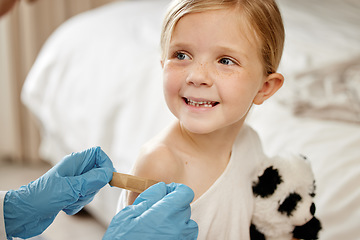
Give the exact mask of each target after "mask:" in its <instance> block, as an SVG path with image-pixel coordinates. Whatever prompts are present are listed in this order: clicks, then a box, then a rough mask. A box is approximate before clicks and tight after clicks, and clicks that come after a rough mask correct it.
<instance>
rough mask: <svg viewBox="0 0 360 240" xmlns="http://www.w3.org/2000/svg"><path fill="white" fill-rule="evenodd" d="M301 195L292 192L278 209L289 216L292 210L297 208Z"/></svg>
mask: <svg viewBox="0 0 360 240" xmlns="http://www.w3.org/2000/svg"><path fill="white" fill-rule="evenodd" d="M301 199H302V198H301V196H300V195H299V194H297V193H291V194H290V195H289V196H287V198H285V200H284V202H283V203H282V204H281V205H280V206H279V208H278V211H279V212H280V213H282V214H286V215H287V216H291V215H292V212H294V211H295V210H296V205H297V204H298V202H300V201H301Z"/></svg>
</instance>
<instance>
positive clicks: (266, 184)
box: [253, 167, 282, 198]
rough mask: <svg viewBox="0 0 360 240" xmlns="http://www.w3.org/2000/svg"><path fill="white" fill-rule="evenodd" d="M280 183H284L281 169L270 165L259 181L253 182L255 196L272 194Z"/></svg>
mask: <svg viewBox="0 0 360 240" xmlns="http://www.w3.org/2000/svg"><path fill="white" fill-rule="evenodd" d="M280 183H282V179H281V177H280V175H279V171H278V170H277V169H274V168H273V167H268V168H267V169H266V170H265V171H264V173H263V175H261V176H260V177H259V180H258V182H255V183H254V184H253V193H254V195H255V196H261V197H263V198H265V197H268V196H271V195H272V194H273V193H274V192H275V190H276V188H277V186H278V185H279V184H280Z"/></svg>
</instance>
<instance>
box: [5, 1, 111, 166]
mask: <svg viewBox="0 0 360 240" xmlns="http://www.w3.org/2000/svg"><path fill="white" fill-rule="evenodd" d="M0 1H1V0H0ZM111 1H112V0H37V1H18V3H17V4H16V5H15V7H14V8H13V9H12V10H11V11H10V12H9V13H8V14H7V15H5V16H3V17H2V18H0V160H1V159H10V160H12V161H16V162H19V163H35V162H37V161H39V156H38V146H39V142H40V138H39V132H38V131H39V130H38V128H37V124H36V122H35V119H34V118H33V117H32V116H31V114H30V113H29V112H28V111H27V109H25V107H24V106H23V105H22V103H21V100H20V94H21V88H22V85H23V83H24V80H25V78H26V76H27V73H28V72H29V70H30V68H31V66H32V65H33V63H34V61H35V59H36V56H37V55H38V53H39V51H40V49H41V47H42V45H43V44H44V42H45V41H46V39H47V38H48V37H49V35H50V34H51V33H52V32H53V31H54V30H55V29H56V28H57V27H58V26H59V25H60V24H61V23H63V22H64V21H65V20H67V19H69V18H70V17H72V16H74V15H76V14H79V13H81V12H84V11H87V10H90V9H93V8H96V7H99V6H101V5H103V4H106V3H109V2H111Z"/></svg>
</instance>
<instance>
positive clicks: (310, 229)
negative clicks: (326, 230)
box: [293, 217, 322, 240]
mask: <svg viewBox="0 0 360 240" xmlns="http://www.w3.org/2000/svg"><path fill="white" fill-rule="evenodd" d="M321 229H322V227H321V223H320V221H319V220H318V219H317V218H316V217H313V218H312V219H311V220H310V221H308V222H307V223H306V224H304V225H302V226H297V227H295V229H294V231H293V237H294V238H298V239H304V240H312V239H319V237H318V234H319V232H320V230H321Z"/></svg>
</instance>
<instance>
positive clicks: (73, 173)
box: [4, 147, 114, 239]
mask: <svg viewBox="0 0 360 240" xmlns="http://www.w3.org/2000/svg"><path fill="white" fill-rule="evenodd" d="M113 171H114V167H113V164H112V162H111V160H110V159H109V157H108V156H107V155H106V154H105V153H104V152H103V151H102V150H101V148H100V147H95V148H90V149H88V150H85V151H83V152H79V153H73V154H71V155H68V156H66V157H65V158H64V159H63V160H62V161H61V162H59V163H58V164H57V165H55V166H54V167H53V168H51V169H50V170H49V171H48V172H47V173H45V174H44V175H43V176H42V177H40V178H39V179H37V180H36V181H33V182H31V183H29V184H28V185H26V186H22V187H20V188H19V190H16V191H14V190H11V191H8V192H7V193H6V195H5V199H4V218H5V229H6V234H7V237H8V239H12V237H20V238H29V237H33V236H36V235H39V234H41V233H42V232H43V231H44V230H45V229H46V228H47V227H48V226H49V225H50V224H51V223H52V222H53V221H54V218H55V217H56V215H57V214H58V213H59V211H61V210H63V211H64V212H66V213H67V214H75V213H77V212H78V211H80V210H81V209H82V208H83V206H84V205H86V204H88V203H89V202H91V200H92V199H93V198H94V196H95V194H96V193H97V192H98V191H99V190H100V188H102V187H103V186H105V185H106V184H107V183H108V182H109V181H110V180H111V179H112V173H113Z"/></svg>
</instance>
